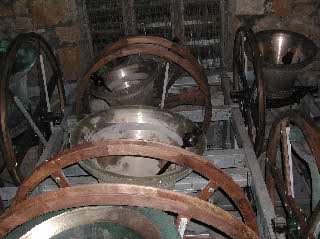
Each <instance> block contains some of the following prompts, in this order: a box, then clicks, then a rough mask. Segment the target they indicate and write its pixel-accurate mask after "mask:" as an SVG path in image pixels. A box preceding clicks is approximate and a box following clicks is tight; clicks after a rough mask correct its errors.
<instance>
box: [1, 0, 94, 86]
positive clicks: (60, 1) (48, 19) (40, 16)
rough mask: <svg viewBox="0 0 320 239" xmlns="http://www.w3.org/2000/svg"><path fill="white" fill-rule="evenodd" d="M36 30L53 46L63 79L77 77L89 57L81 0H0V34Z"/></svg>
mask: <svg viewBox="0 0 320 239" xmlns="http://www.w3.org/2000/svg"><path fill="white" fill-rule="evenodd" d="M30 31H33V32H37V33H39V34H41V35H42V36H43V37H44V38H45V39H46V40H47V41H48V42H49V44H50V45H51V47H53V48H54V50H55V54H56V55H57V56H58V59H59V61H60V65H61V67H62V70H63V73H64V78H65V80H77V79H78V78H79V77H81V76H82V75H83V74H84V73H85V71H86V70H87V68H88V65H89V64H90V63H91V61H92V57H93V53H92V44H91V38H90V34H89V28H88V24H87V17H86V11H85V7H84V4H83V1H82V0H0V38H1V37H4V38H9V39H12V38H13V37H15V36H16V35H17V34H18V33H21V32H30Z"/></svg>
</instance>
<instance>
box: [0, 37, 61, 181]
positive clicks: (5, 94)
mask: <svg viewBox="0 0 320 239" xmlns="http://www.w3.org/2000/svg"><path fill="white" fill-rule="evenodd" d="M24 44H31V45H35V47H37V48H39V50H41V52H42V54H44V55H45V57H46V58H47V59H48V61H49V64H50V67H51V70H52V78H51V79H48V84H47V88H48V94H49V98H51V96H52V94H53V91H54V89H55V87H56V88H57V89H58V94H59V108H60V111H61V112H63V110H64V105H65V94H64V88H63V82H62V73H61V70H60V68H59V65H58V62H57V60H56V57H55V55H54V53H53V51H52V49H51V48H50V46H49V45H48V43H47V42H46V41H45V39H44V38H42V37H41V36H40V35H38V34H36V33H24V34H20V35H19V36H18V37H16V38H15V40H14V41H13V42H12V43H11V45H10V48H9V50H8V52H7V54H6V56H5V61H4V62H3V64H2V65H1V75H0V83H1V85H0V124H1V135H2V137H1V145H2V150H3V156H4V158H5V160H6V164H7V168H8V171H9V173H10V175H11V177H12V179H13V180H14V181H15V183H16V184H19V183H20V182H21V173H20V172H19V165H18V162H17V158H16V152H15V151H14V147H13V142H12V137H11V132H10V129H9V128H8V120H12V119H8V104H9V98H10V97H11V93H9V91H10V90H9V81H10V77H11V73H12V72H13V68H14V67H15V59H16V55H17V51H18V50H19V49H20V47H21V46H23V45H24ZM40 82H42V79H41V80H40ZM42 97H44V96H43V95H42ZM45 105H46V102H45V99H42V100H41V101H40V102H39V104H38V105H37V107H36V108H35V111H34V115H33V116H34V120H38V118H39V117H40V115H41V114H42V113H43V112H42V111H43V108H45Z"/></svg>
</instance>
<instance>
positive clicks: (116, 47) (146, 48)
mask: <svg viewBox="0 0 320 239" xmlns="http://www.w3.org/2000/svg"><path fill="white" fill-rule="evenodd" d="M138 54H141V55H152V56H157V57H160V58H162V59H165V60H167V61H169V62H172V63H175V64H177V65H178V66H180V67H181V68H182V69H183V70H185V71H186V72H187V73H188V74H190V75H191V76H192V77H193V79H194V80H195V81H196V83H197V85H198V87H199V90H200V91H201V93H202V95H203V96H204V103H205V104H204V106H205V116H204V122H203V126H202V127H203V129H204V131H206V129H207V128H208V126H209V124H210V120H211V115H212V106H211V94H210V89H209V86H208V80H207V77H206V75H205V72H204V70H203V68H202V67H201V65H199V63H198V62H197V59H196V58H195V57H194V56H192V54H191V53H190V52H189V51H188V50H187V49H186V48H184V47H182V46H180V45H178V44H176V43H174V42H171V41H169V40H166V39H164V38H159V37H150V36H138V37H127V38H124V39H121V40H119V41H117V42H115V43H114V44H112V45H110V46H107V47H106V48H105V49H104V50H103V52H102V55H101V57H100V58H99V59H98V60H97V61H96V62H95V63H94V64H93V65H92V66H91V68H90V70H89V71H88V72H87V73H86V75H85V76H84V77H83V78H82V79H81V80H80V82H79V86H78V90H77V95H76V111H77V113H78V114H82V113H83V110H84V109H83V100H84V97H85V95H86V91H87V88H88V83H89V79H90V77H91V75H92V74H93V73H95V72H96V71H98V70H99V69H100V68H101V67H102V66H104V65H106V64H108V63H109V62H112V61H114V60H116V59H119V58H121V57H126V56H132V55H138ZM166 100H170V98H169V97H168V98H167V99H166ZM187 100H188V101H189V100H190V99H187ZM181 103H183V102H181Z"/></svg>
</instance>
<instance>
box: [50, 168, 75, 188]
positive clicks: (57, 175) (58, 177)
mask: <svg viewBox="0 0 320 239" xmlns="http://www.w3.org/2000/svg"><path fill="white" fill-rule="evenodd" d="M51 177H52V178H53V180H54V181H55V182H56V183H57V184H58V186H59V187H60V188H65V187H70V186H71V184H70V183H69V180H68V179H67V177H66V176H65V175H64V173H63V171H62V170H61V169H59V170H57V171H56V172H54V173H52V174H51Z"/></svg>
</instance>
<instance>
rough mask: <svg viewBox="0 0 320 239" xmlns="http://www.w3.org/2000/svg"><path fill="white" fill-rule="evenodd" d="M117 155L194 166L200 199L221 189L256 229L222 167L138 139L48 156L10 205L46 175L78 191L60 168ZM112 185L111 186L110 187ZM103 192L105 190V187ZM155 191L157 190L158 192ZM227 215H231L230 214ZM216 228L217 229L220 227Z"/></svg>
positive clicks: (20, 200) (243, 198)
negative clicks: (204, 181) (201, 178)
mask: <svg viewBox="0 0 320 239" xmlns="http://www.w3.org/2000/svg"><path fill="white" fill-rule="evenodd" d="M118 155H127V156H137V155H138V156H144V157H148V158H156V159H162V160H167V161H170V162H173V163H175V164H179V165H181V166H185V167H189V168H191V169H193V170H194V171H195V172H197V173H199V174H201V175H202V176H204V177H206V178H207V179H208V180H209V182H208V184H207V185H206V186H205V187H204V188H203V190H202V191H201V192H200V193H199V195H198V197H199V198H200V199H202V200H204V201H207V200H208V199H209V198H210V197H211V196H212V195H213V194H214V192H215V191H216V190H217V189H221V190H222V191H224V192H225V193H226V194H227V195H228V196H229V198H230V199H231V200H232V201H233V202H234V204H235V206H236V207H237V209H238V210H239V212H240V214H241V215H242V218H243V222H244V224H245V226H246V227H247V228H250V230H253V231H255V232H257V224H256V218H255V214H254V212H253V209H252V207H251V205H250V202H249V201H248V199H247V198H246V196H245V194H244V192H243V191H242V189H241V188H240V187H239V186H238V185H237V184H236V183H235V182H234V181H233V180H232V178H231V177H230V176H228V175H226V174H225V173H224V172H223V171H222V170H221V169H218V168H216V167H215V166H214V165H213V164H210V163H209V162H208V161H206V160H204V159H203V158H202V157H201V156H199V155H196V154H193V153H191V152H189V151H187V150H184V149H181V148H179V147H175V146H169V145H166V144H162V143H156V142H150V141H141V140H107V141H104V142H100V143H95V144H93V143H87V144H83V145H79V146H76V147H74V148H72V149H70V150H66V151H64V152H62V153H60V154H58V155H56V156H55V157H53V158H52V159H50V160H49V161H48V162H45V163H43V164H42V165H40V166H39V167H38V168H37V169H36V170H35V171H34V173H33V174H32V175H30V177H28V178H27V179H26V180H25V181H24V182H23V183H22V184H21V186H20V187H19V189H18V191H17V194H16V197H15V199H14V202H13V205H15V206H14V207H13V208H15V207H20V206H19V205H20V204H21V203H24V201H25V200H27V201H29V199H27V198H28V196H29V195H30V192H32V191H33V189H34V188H35V187H36V186H37V185H39V183H41V182H42V181H43V180H44V179H46V178H47V177H49V176H51V177H52V179H53V180H55V181H56V183H57V184H58V185H59V186H60V188H63V189H62V190H61V193H62V192H63V191H64V190H67V191H68V190H71V191H72V190H78V189H76V188H78V186H77V187H75V189H73V188H74V187H73V186H71V184H70V182H69V181H68V179H67V178H66V177H65V175H64V174H63V171H62V169H63V168H65V167H68V166H70V165H72V164H74V163H77V162H79V161H81V160H89V159H92V158H97V157H105V156H118ZM94 187H96V188H97V190H98V188H103V187H106V188H109V186H108V185H107V186H101V187H100V186H99V185H96V186H94ZM112 187H113V186H111V188H112ZM135 187H136V186H134V187H132V188H133V190H132V191H131V189H130V186H128V185H118V186H116V187H114V188H113V189H114V190H115V191H117V190H125V191H126V190H127V189H128V190H129V191H130V194H131V192H135V193H136V192H137V190H136V189H134V188H135ZM137 187H138V186H137ZM116 188H118V189H116ZM142 188H143V187H142ZM80 191H81V190H80ZM82 191H83V192H84V191H87V192H89V191H90V187H88V190H83V189H82ZM115 191H114V192H115ZM129 191H127V192H129ZM138 191H140V190H138ZM106 192H107V189H106ZM140 192H141V193H142V194H144V193H143V192H145V194H144V195H145V196H146V198H148V196H147V195H148V194H149V193H148V192H153V193H154V196H157V195H160V194H163V193H162V192H165V193H164V194H163V195H165V194H170V195H171V196H172V197H173V198H172V200H175V199H174V198H177V200H179V199H178V198H179V197H182V198H184V197H185V196H181V195H180V194H177V193H172V192H167V191H165V190H160V189H159V191H158V189H150V188H149V191H148V190H144V188H143V190H142V191H140ZM155 192H159V194H158V193H155ZM59 193H60V191H59ZM67 194H68V193H66V195H67ZM175 195H178V196H175ZM140 196H141V195H140ZM140 196H139V197H140ZM171 196H170V197H171ZM81 198H82V197H81ZM85 198H87V197H85ZM30 200H32V199H30ZM63 201H64V202H65V201H69V200H63ZM75 201H76V200H75ZM117 201H118V202H123V201H122V200H119V199H117ZM124 201H125V202H126V203H127V200H124ZM129 201H130V200H129ZM147 201H148V200H143V199H142V200H141V202H143V203H147ZM160 201H161V200H160ZM70 202H71V201H70ZM162 204H165V203H162ZM129 205H131V204H129ZM139 206H147V204H146V205H142V204H139ZM169 207H170V208H173V207H174V205H171V206H169ZM210 210H211V209H210ZM210 210H209V211H210ZM10 211H14V209H10V210H9V212H10ZM178 214H179V215H178V222H179V221H180V219H181V218H185V219H187V221H188V220H190V219H191V218H194V217H193V215H190V214H188V213H187V214H185V213H184V212H181V213H180V212H179V213H178ZM223 215H224V214H223ZM223 217H224V216H223ZM230 217H231V218H232V216H230ZM197 219H199V218H197ZM225 219H226V220H229V219H230V218H229V216H228V217H226V218H225ZM0 221H2V222H3V220H0ZM200 221H201V220H200ZM238 222H239V223H242V222H241V221H238ZM3 223H4V224H1V225H5V222H3ZM12 223H13V224H12V228H14V227H16V226H17V225H18V224H17V222H12ZM178 224H179V223H178ZM244 224H243V225H244ZM1 225H0V228H1ZM235 225H236V224H235ZM237 225H238V224H237ZM217 228H218V229H219V230H220V226H219V227H217ZM234 228H238V226H235V227H234ZM242 229H243V228H242ZM227 230H234V229H231V228H229V229H227ZM246 230H247V229H246ZM222 231H223V232H225V233H226V234H228V235H230V236H231V237H233V236H235V237H236V238H237V236H239V235H236V234H233V233H230V232H228V231H225V230H222ZM232 235H233V236H232ZM249 238H250V237H249Z"/></svg>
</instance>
